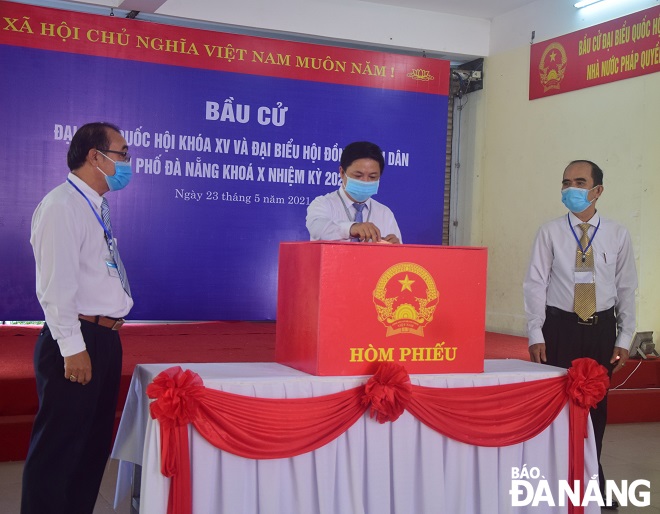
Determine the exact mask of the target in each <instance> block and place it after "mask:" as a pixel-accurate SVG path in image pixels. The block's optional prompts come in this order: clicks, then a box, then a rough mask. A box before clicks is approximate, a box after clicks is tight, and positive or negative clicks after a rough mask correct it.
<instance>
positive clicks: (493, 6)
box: [74, 0, 569, 20]
mask: <svg viewBox="0 0 660 514" xmlns="http://www.w3.org/2000/svg"><path fill="white" fill-rule="evenodd" d="M74 1H79V2H84V0H74ZM88 1H89V0H88ZM173 1H174V2H175V3H176V1H177V0H173ZM325 1H326V2H330V3H332V2H337V3H340V2H341V3H346V0H325ZM358 1H360V0H358ZM361 1H364V2H369V3H373V4H382V5H393V6H398V7H404V8H407V9H418V10H421V11H431V12H437V13H442V14H454V15H458V16H467V17H470V18H483V19H488V20H490V19H493V18H494V17H496V16H499V15H501V14H504V13H507V12H509V11H513V10H515V9H518V8H519V7H522V6H524V5H528V4H532V3H534V2H535V1H536V0H361ZM557 1H562V0H557ZM563 1H569V0H563ZM90 3H99V4H105V5H110V4H113V3H114V5H115V6H117V7H119V8H121V9H128V10H136V11H143V12H151V13H153V12H155V11H156V9H158V8H159V7H161V6H167V4H168V0H119V1H118V2H116V1H115V2H112V1H104V0H91V2H90Z"/></svg>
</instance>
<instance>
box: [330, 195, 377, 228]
mask: <svg viewBox="0 0 660 514" xmlns="http://www.w3.org/2000/svg"><path fill="white" fill-rule="evenodd" d="M337 196H338V197H339V199H340V200H341V204H342V205H343V206H344V210H345V211H346V217H347V218H348V221H355V216H357V212H356V213H355V216H353V217H352V218H351V213H350V211H349V210H348V207H347V206H346V202H344V199H343V198H342V197H341V194H340V193H339V189H338V190H337ZM368 211H369V213H368V214H367V221H369V220H370V219H371V208H369V209H368Z"/></svg>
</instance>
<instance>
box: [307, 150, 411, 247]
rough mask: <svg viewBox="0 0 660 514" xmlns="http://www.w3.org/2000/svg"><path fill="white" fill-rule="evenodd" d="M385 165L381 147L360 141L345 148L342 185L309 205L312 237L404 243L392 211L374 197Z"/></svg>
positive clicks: (309, 226) (340, 170) (309, 229)
mask: <svg viewBox="0 0 660 514" xmlns="http://www.w3.org/2000/svg"><path fill="white" fill-rule="evenodd" d="M384 168H385V160H384V158H383V152H382V150H381V149H380V148H379V147H378V146H377V145H375V144H374V143H369V142H367V141H358V142H355V143H351V144H349V145H348V146H347V147H346V148H344V150H343V152H342V154H341V159H340V166H339V175H340V177H341V181H342V183H341V186H340V187H339V189H338V190H336V191H333V192H332V193H328V194H326V195H322V196H318V197H317V198H315V199H314V200H313V201H312V203H310V204H309V207H308V208H307V230H308V231H309V236H310V239H311V240H312V241H318V240H327V241H371V242H387V243H401V231H400V230H399V226H398V225H397V223H396V219H395V218H394V214H393V213H392V211H391V210H390V209H389V208H388V207H386V206H385V205H383V204H382V203H379V202H377V201H376V200H374V199H373V198H371V197H372V196H373V195H374V194H376V192H377V191H378V186H379V183H380V177H381V176H382V174H383V169H384Z"/></svg>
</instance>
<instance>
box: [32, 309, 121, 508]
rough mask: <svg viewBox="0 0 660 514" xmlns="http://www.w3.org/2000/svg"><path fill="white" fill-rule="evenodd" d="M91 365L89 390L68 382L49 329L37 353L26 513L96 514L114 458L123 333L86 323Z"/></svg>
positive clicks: (45, 330) (39, 342)
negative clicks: (107, 469)
mask: <svg viewBox="0 0 660 514" xmlns="http://www.w3.org/2000/svg"><path fill="white" fill-rule="evenodd" d="M80 324H81V330H82V334H83V338H84V340H85V344H86V346H87V352H88V353H89V356H90V359H91V362H92V380H91V381H90V382H89V383H88V384H87V385H84V386H83V385H80V384H78V383H75V382H70V381H69V380H67V379H66V378H64V358H63V357H62V356H61V355H60V351H59V346H58V345H57V342H56V341H55V340H54V339H53V337H52V335H51V333H50V330H49V329H48V326H47V325H44V328H43V330H42V331H41V334H40V335H39V338H38V339H37V344H36V347H35V351H34V369H35V374H36V378H37V393H38V395H39V410H38V412H37V415H36V418H35V420H34V425H33V427H32V435H31V438H30V449H29V450H28V456H27V460H26V461H25V467H24V469H23V490H22V501H21V514H92V512H93V511H94V504H95V503H96V498H97V496H98V492H99V488H100V486H101V479H102V478H103V472H104V469H105V465H106V463H107V461H108V457H109V456H110V450H111V444H112V433H113V428H114V421H115V412H116V409H117V396H118V394H119V381H120V379H121V359H122V348H121V341H120V339H119V334H118V332H116V331H113V330H111V329H108V328H105V327H101V326H99V325H95V324H93V323H89V322H87V321H81V322H80Z"/></svg>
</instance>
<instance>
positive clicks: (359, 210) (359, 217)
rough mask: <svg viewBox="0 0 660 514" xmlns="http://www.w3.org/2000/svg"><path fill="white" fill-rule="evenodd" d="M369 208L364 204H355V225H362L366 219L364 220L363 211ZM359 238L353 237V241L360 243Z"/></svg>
mask: <svg viewBox="0 0 660 514" xmlns="http://www.w3.org/2000/svg"><path fill="white" fill-rule="evenodd" d="M366 206H367V204H364V203H354V204H353V207H355V210H356V211H357V212H356V213H355V220H354V221H355V223H362V222H363V221H364V219H363V218H362V210H363V209H364V208H365V207H366ZM359 240H360V238H359V237H351V241H355V242H357V241H359Z"/></svg>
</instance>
